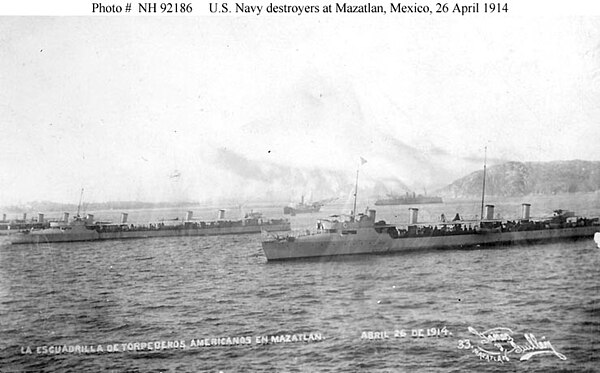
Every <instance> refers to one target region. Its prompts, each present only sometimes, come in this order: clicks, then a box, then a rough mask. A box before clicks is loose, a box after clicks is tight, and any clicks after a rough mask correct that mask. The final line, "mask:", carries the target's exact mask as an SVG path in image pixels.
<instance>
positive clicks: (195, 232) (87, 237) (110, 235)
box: [2, 223, 290, 244]
mask: <svg viewBox="0 0 600 373" xmlns="http://www.w3.org/2000/svg"><path fill="white" fill-rule="evenodd" d="M263 230H264V231H268V232H280V231H289V230H290V224H289V223H287V224H269V225H251V226H235V227H215V228H190V229H157V230H119V231H114V232H100V233H99V232H97V231H95V230H91V229H90V230H88V231H85V232H77V233H63V232H48V233H45V232H42V231H40V232H32V233H13V234H9V235H4V236H3V237H2V241H3V242H5V243H10V244H39V243H51V242H81V241H101V240H121V239H135V238H153V237H191V236H218V235H232V234H256V233H260V232H261V231H263Z"/></svg>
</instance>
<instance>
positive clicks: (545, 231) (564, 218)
mask: <svg viewBox="0 0 600 373" xmlns="http://www.w3.org/2000/svg"><path fill="white" fill-rule="evenodd" d="M522 209H523V216H522V217H521V219H517V220H514V221H502V220H498V219H493V213H494V212H493V211H494V206H493V205H487V206H486V219H483V220H480V221H463V220H455V221H452V222H440V223H438V224H434V225H424V224H418V223H417V214H418V209H416V208H411V209H409V211H410V214H409V224H407V225H405V226H396V225H392V224H387V223H386V222H385V221H378V222H376V221H375V210H369V211H368V212H367V214H359V215H358V216H349V217H347V218H344V217H341V216H333V217H331V218H330V219H322V220H319V221H318V222H317V231H316V232H313V233H308V234H307V233H304V234H302V235H298V236H292V235H289V236H285V237H281V236H274V235H268V237H267V239H265V240H263V242H262V247H263V251H264V253H265V256H266V258H267V260H285V259H296V258H309V257H319V256H337V255H352V254H384V253H393V252H402V251H411V250H412V251H414V250H427V249H451V248H463V247H472V246H486V245H508V244H516V243H533V242H543V241H554V240H561V239H579V238H584V237H593V236H594V234H595V233H596V232H600V222H599V219H598V218H592V219H588V218H585V217H577V216H575V214H574V213H572V212H570V211H564V210H556V211H555V212H554V216H552V217H550V218H547V219H531V218H530V217H529V211H530V205H529V204H523V207H522Z"/></svg>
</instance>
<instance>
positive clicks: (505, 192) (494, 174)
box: [437, 160, 600, 198]
mask: <svg viewBox="0 0 600 373" xmlns="http://www.w3.org/2000/svg"><path fill="white" fill-rule="evenodd" d="M482 180H483V170H481V171H476V172H473V173H471V174H469V175H467V176H465V177H463V178H460V179H458V180H456V181H454V182H453V183H451V184H450V185H448V186H446V187H444V188H442V189H440V190H439V191H438V192H437V193H438V194H439V195H442V196H443V197H447V198H479V197H481V188H482ZM596 190H600V162H591V161H581V160H573V161H554V162H524V163H522V162H507V163H503V164H500V165H495V166H491V167H488V169H487V173H486V195H489V196H502V197H517V196H524V195H529V194H557V193H576V192H593V191H596Z"/></svg>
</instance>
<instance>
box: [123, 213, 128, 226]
mask: <svg viewBox="0 0 600 373" xmlns="http://www.w3.org/2000/svg"><path fill="white" fill-rule="evenodd" d="M128 216H129V214H128V213H126V212H122V213H121V224H125V223H127V217H128Z"/></svg>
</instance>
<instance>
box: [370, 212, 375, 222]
mask: <svg viewBox="0 0 600 373" xmlns="http://www.w3.org/2000/svg"><path fill="white" fill-rule="evenodd" d="M369 220H371V221H375V210H369Z"/></svg>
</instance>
